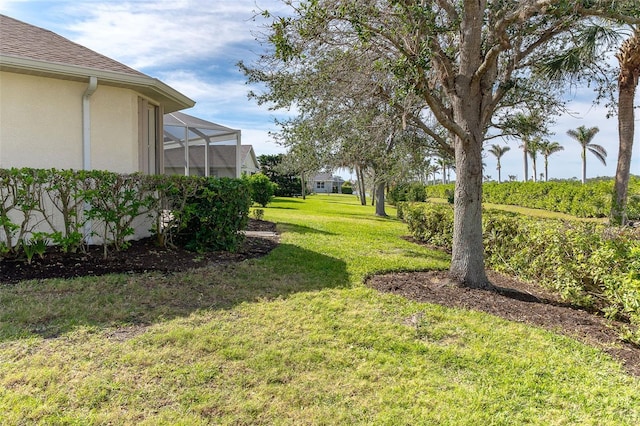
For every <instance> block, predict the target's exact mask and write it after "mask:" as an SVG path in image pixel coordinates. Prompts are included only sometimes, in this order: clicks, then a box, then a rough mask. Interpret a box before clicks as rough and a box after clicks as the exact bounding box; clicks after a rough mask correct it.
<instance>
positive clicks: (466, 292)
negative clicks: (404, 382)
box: [0, 219, 640, 376]
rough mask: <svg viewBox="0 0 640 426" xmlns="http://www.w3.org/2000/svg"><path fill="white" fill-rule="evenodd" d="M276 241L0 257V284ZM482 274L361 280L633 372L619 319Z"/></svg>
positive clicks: (637, 371)
mask: <svg viewBox="0 0 640 426" xmlns="http://www.w3.org/2000/svg"><path fill="white" fill-rule="evenodd" d="M247 230H248V231H266V232H269V233H275V230H276V225H275V223H272V222H267V221H261V220H254V219H251V220H250V221H249V226H248V229H247ZM277 245H278V237H277V236H275V235H274V236H270V235H255V236H254V235H252V234H251V233H250V235H249V236H247V237H246V238H245V240H244V243H243V245H242V247H241V248H240V250H238V252H236V253H227V252H214V253H202V254H201V253H194V252H190V251H187V250H182V249H175V250H168V249H163V248H160V247H158V246H157V245H156V244H155V240H154V239H145V240H141V241H135V242H133V243H132V246H131V247H130V248H129V249H127V250H126V251H125V252H110V253H109V257H108V259H107V260H106V261H105V260H103V257H102V248H101V247H91V248H90V249H89V250H88V251H87V253H80V254H75V255H69V254H62V253H59V252H56V251H55V250H51V251H50V252H49V253H48V254H47V256H45V258H44V259H40V258H34V259H33V262H32V263H31V265H28V264H26V262H24V260H23V261H11V260H7V259H5V260H3V261H1V262H0V284H10V283H15V282H18V281H21V280H27V279H46V278H73V277H80V276H86V275H94V276H97V275H104V274H110V273H142V272H151V271H159V272H163V273H172V272H178V271H184V270H186V269H189V268H198V267H203V266H206V265H211V264H227V263H233V262H241V261H243V260H246V259H251V258H256V257H260V256H264V255H266V254H268V253H269V252H270V251H271V250H273V249H274V248H275V247H276V246H277ZM487 274H488V276H489V279H490V280H491V282H492V283H493V284H494V285H496V286H498V287H500V288H502V291H500V292H490V291H484V290H474V289H468V288H461V287H459V286H457V285H456V283H455V282H453V281H452V280H451V279H450V278H449V276H448V273H447V272H444V271H433V272H402V273H392V274H384V275H377V276H374V277H371V278H370V279H369V280H367V283H366V284H367V285H368V286H370V287H372V288H375V289H377V290H379V291H382V292H390V293H395V294H399V295H402V296H404V297H406V298H409V299H413V300H416V301H419V302H429V303H437V304H440V305H444V306H449V307H457V308H465V309H474V310H478V311H483V312H487V313H490V314H493V315H496V316H499V317H502V318H505V319H508V320H511V321H518V322H523V323H527V324H531V325H535V326H539V327H543V328H546V329H549V330H552V331H554V332H559V333H563V334H566V335H569V336H571V337H574V338H576V339H578V340H581V341H583V342H586V343H588V344H590V345H593V346H596V347H599V348H602V349H603V350H604V351H606V352H608V353H609V354H611V355H612V356H613V357H615V358H617V359H619V360H620V361H621V362H622V363H623V364H624V366H625V368H626V369H627V371H629V373H631V374H634V375H636V376H640V347H639V346H637V345H633V344H630V343H625V342H622V341H620V339H619V334H618V332H617V328H618V327H620V326H622V325H623V324H620V323H616V322H612V321H609V320H606V319H604V318H603V317H601V316H599V315H597V314H594V313H591V312H587V311H585V310H581V309H578V308H575V307H572V306H569V305H566V304H563V303H562V302H561V301H560V300H559V299H558V298H557V297H556V296H555V295H553V294H552V293H549V292H546V291H545V290H543V289H542V288H540V287H539V286H536V285H533V284H527V283H524V282H521V281H518V280H516V279H514V278H512V277H508V276H505V275H501V274H497V273H495V272H491V271H488V272H487Z"/></svg>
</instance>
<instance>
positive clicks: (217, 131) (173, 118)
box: [164, 112, 260, 177]
mask: <svg viewBox="0 0 640 426" xmlns="http://www.w3.org/2000/svg"><path fill="white" fill-rule="evenodd" d="M185 141H186V143H185ZM258 171H260V165H259V164H258V160H257V158H256V154H255V152H254V150H253V147H252V146H251V145H241V131H240V130H236V129H231V128H229V127H225V126H221V125H220V124H216V123H212V122H210V121H206V120H202V119H200V118H196V117H193V116H190V115H188V114H184V113H182V112H174V113H171V114H167V115H165V117H164V172H165V173H167V174H179V175H187V176H188V175H191V176H216V177H240V176H241V175H242V174H243V173H246V174H249V175H252V174H254V173H257V172H258Z"/></svg>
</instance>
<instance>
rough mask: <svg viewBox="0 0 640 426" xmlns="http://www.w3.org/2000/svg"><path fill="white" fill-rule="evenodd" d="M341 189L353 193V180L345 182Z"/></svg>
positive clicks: (345, 192)
mask: <svg viewBox="0 0 640 426" xmlns="http://www.w3.org/2000/svg"><path fill="white" fill-rule="evenodd" d="M341 191H342V193H343V194H353V186H351V182H345V183H343V184H342V189H341Z"/></svg>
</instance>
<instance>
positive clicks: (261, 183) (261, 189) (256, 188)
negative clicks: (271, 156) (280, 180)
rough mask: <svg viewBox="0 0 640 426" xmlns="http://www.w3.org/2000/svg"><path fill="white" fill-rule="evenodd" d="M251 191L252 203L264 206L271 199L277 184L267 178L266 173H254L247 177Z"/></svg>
mask: <svg viewBox="0 0 640 426" xmlns="http://www.w3.org/2000/svg"><path fill="white" fill-rule="evenodd" d="M247 180H248V182H249V188H250V191H251V200H253V202H254V203H258V204H260V205H261V206H262V207H266V206H267V204H269V203H270V202H271V200H273V195H274V193H275V190H276V188H277V185H276V184H275V183H273V182H271V181H270V180H269V178H268V177H267V176H266V175H263V174H262V173H256V174H254V175H251V176H249V177H248V178H247Z"/></svg>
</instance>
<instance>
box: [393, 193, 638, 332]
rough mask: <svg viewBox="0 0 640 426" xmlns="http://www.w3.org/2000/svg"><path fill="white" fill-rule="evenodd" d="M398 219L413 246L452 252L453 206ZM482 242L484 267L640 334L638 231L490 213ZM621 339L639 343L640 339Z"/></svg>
mask: <svg viewBox="0 0 640 426" xmlns="http://www.w3.org/2000/svg"><path fill="white" fill-rule="evenodd" d="M402 214H403V217H404V220H405V221H406V223H407V225H408V227H409V230H410V232H411V234H412V235H413V237H414V238H416V239H418V240H421V241H424V242H428V243H430V244H434V245H436V246H438V247H442V248H444V249H446V250H451V248H452V236H453V209H452V208H451V206H449V205H444V204H432V203H415V204H409V203H406V204H404V205H403V206H402ZM483 235H484V237H483V239H484V247H485V253H484V255H485V264H486V265H487V266H488V267H490V268H492V269H494V270H497V271H502V272H506V273H509V274H511V275H515V276H518V277H520V278H523V279H526V280H530V281H536V282H538V283H540V284H542V285H544V286H546V287H548V288H551V289H553V290H555V291H556V292H558V293H559V294H561V295H562V297H563V298H565V299H566V300H569V301H571V302H572V303H576V304H579V305H581V306H588V307H594V308H598V309H600V310H602V311H603V312H604V313H606V314H607V315H609V316H612V317H619V316H623V317H625V318H628V319H629V320H630V321H631V322H632V323H633V324H634V326H635V327H636V328H637V327H638V326H640V230H639V229H631V228H610V227H606V226H604V225H601V224H595V223H585V222H578V221H561V220H554V219H539V218H530V217H526V216H522V215H518V214H515V213H507V212H499V211H495V210H487V211H484V213H483ZM625 337H626V338H627V339H629V340H633V341H635V342H636V343H640V331H637V330H636V331H635V332H634V333H632V332H631V331H628V335H627V336H625Z"/></svg>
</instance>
